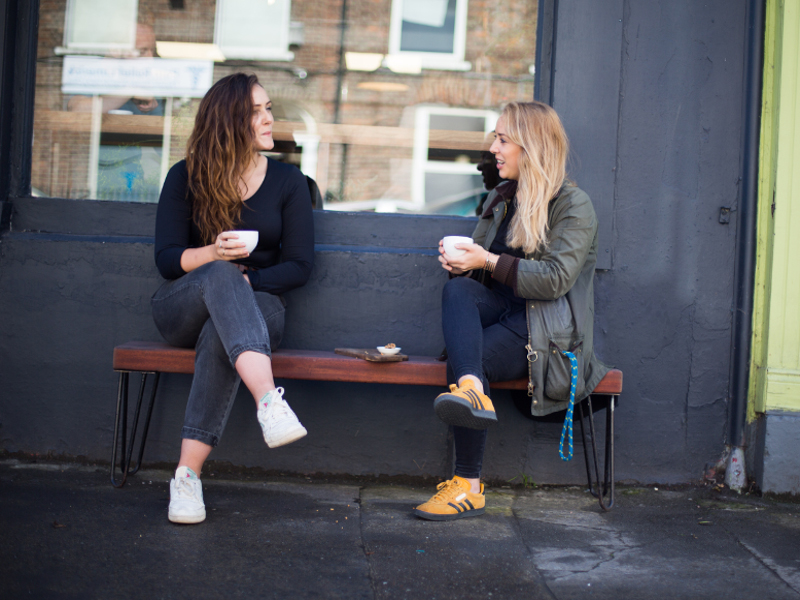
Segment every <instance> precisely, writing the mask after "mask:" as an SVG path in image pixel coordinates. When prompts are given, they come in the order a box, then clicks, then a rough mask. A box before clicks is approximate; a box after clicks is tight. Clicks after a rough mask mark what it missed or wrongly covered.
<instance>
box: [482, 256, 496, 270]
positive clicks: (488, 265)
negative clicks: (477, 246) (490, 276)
mask: <svg viewBox="0 0 800 600" xmlns="http://www.w3.org/2000/svg"><path fill="white" fill-rule="evenodd" d="M494 267H495V264H494V263H493V262H492V253H491V252H487V253H486V264H485V265H483V268H484V269H485V270H486V271H488V272H489V273H494Z"/></svg>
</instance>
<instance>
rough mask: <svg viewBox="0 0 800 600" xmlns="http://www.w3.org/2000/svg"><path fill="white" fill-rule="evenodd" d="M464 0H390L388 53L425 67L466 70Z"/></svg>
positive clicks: (468, 65)
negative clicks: (390, 21)
mask: <svg viewBox="0 0 800 600" xmlns="http://www.w3.org/2000/svg"><path fill="white" fill-rule="evenodd" d="M466 31H467V0H393V1H392V26H391V32H390V37H389V54H390V55H392V56H393V57H395V59H396V60H399V61H403V62H405V63H413V62H416V63H417V64H419V66H420V68H425V69H454V70H469V69H470V68H471V66H472V65H470V63H468V62H465V61H464V51H465V46H466V39H465V38H466Z"/></svg>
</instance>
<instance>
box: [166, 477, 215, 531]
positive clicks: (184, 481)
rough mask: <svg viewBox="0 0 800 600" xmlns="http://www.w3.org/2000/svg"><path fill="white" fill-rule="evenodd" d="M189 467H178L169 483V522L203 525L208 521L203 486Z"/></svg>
mask: <svg viewBox="0 0 800 600" xmlns="http://www.w3.org/2000/svg"><path fill="white" fill-rule="evenodd" d="M192 475H194V471H192V470H191V469H189V468H188V467H178V470H177V471H175V477H174V478H173V479H172V480H171V481H170V482H169V520H170V521H172V522H173V523H202V522H203V521H205V519H206V505H205V504H203V484H202V483H200V480H199V479H197V475H195V476H194V477H192Z"/></svg>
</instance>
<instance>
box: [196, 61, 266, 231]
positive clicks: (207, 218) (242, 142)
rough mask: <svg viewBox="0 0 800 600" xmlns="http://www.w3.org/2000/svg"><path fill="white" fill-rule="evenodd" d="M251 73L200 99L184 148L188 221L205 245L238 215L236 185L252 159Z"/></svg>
mask: <svg viewBox="0 0 800 600" xmlns="http://www.w3.org/2000/svg"><path fill="white" fill-rule="evenodd" d="M256 85H260V84H259V82H258V78H257V77H256V76H255V75H246V74H245V73H234V74H233V75H228V76H227V77H223V78H222V79H220V80H219V81H217V82H216V83H215V84H214V85H213V86H211V89H210V90H208V92H207V93H206V95H205V96H204V97H203V99H202V100H201V101H200V108H199V109H198V111H197V116H196V117H195V120H194V129H193V130H192V135H191V136H190V137H189V142H188V143H187V147H186V168H187V169H188V171H189V187H188V193H189V194H190V196H191V198H192V218H193V219H194V222H195V224H196V225H197V227H198V229H200V234H201V236H202V239H203V243H206V244H210V243H212V242H213V241H214V238H216V237H217V235H219V234H220V233H222V232H223V231H228V230H231V229H234V228H235V227H236V225H237V224H238V223H239V221H240V219H241V214H242V207H243V205H244V203H243V202H242V196H241V194H240V192H239V187H238V183H239V181H240V179H241V177H242V173H243V172H244V170H245V168H247V166H248V165H249V164H250V161H252V160H253V153H254V148H255V133H254V132H253V127H252V117H253V86H256Z"/></svg>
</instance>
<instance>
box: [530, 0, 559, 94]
mask: <svg viewBox="0 0 800 600" xmlns="http://www.w3.org/2000/svg"><path fill="white" fill-rule="evenodd" d="M536 21H537V22H536V75H535V77H534V83H533V98H534V100H538V101H539V102H546V103H547V104H549V105H550V106H552V105H553V78H554V75H555V65H556V34H557V29H558V0H539V13H538V15H537V17H536Z"/></svg>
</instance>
